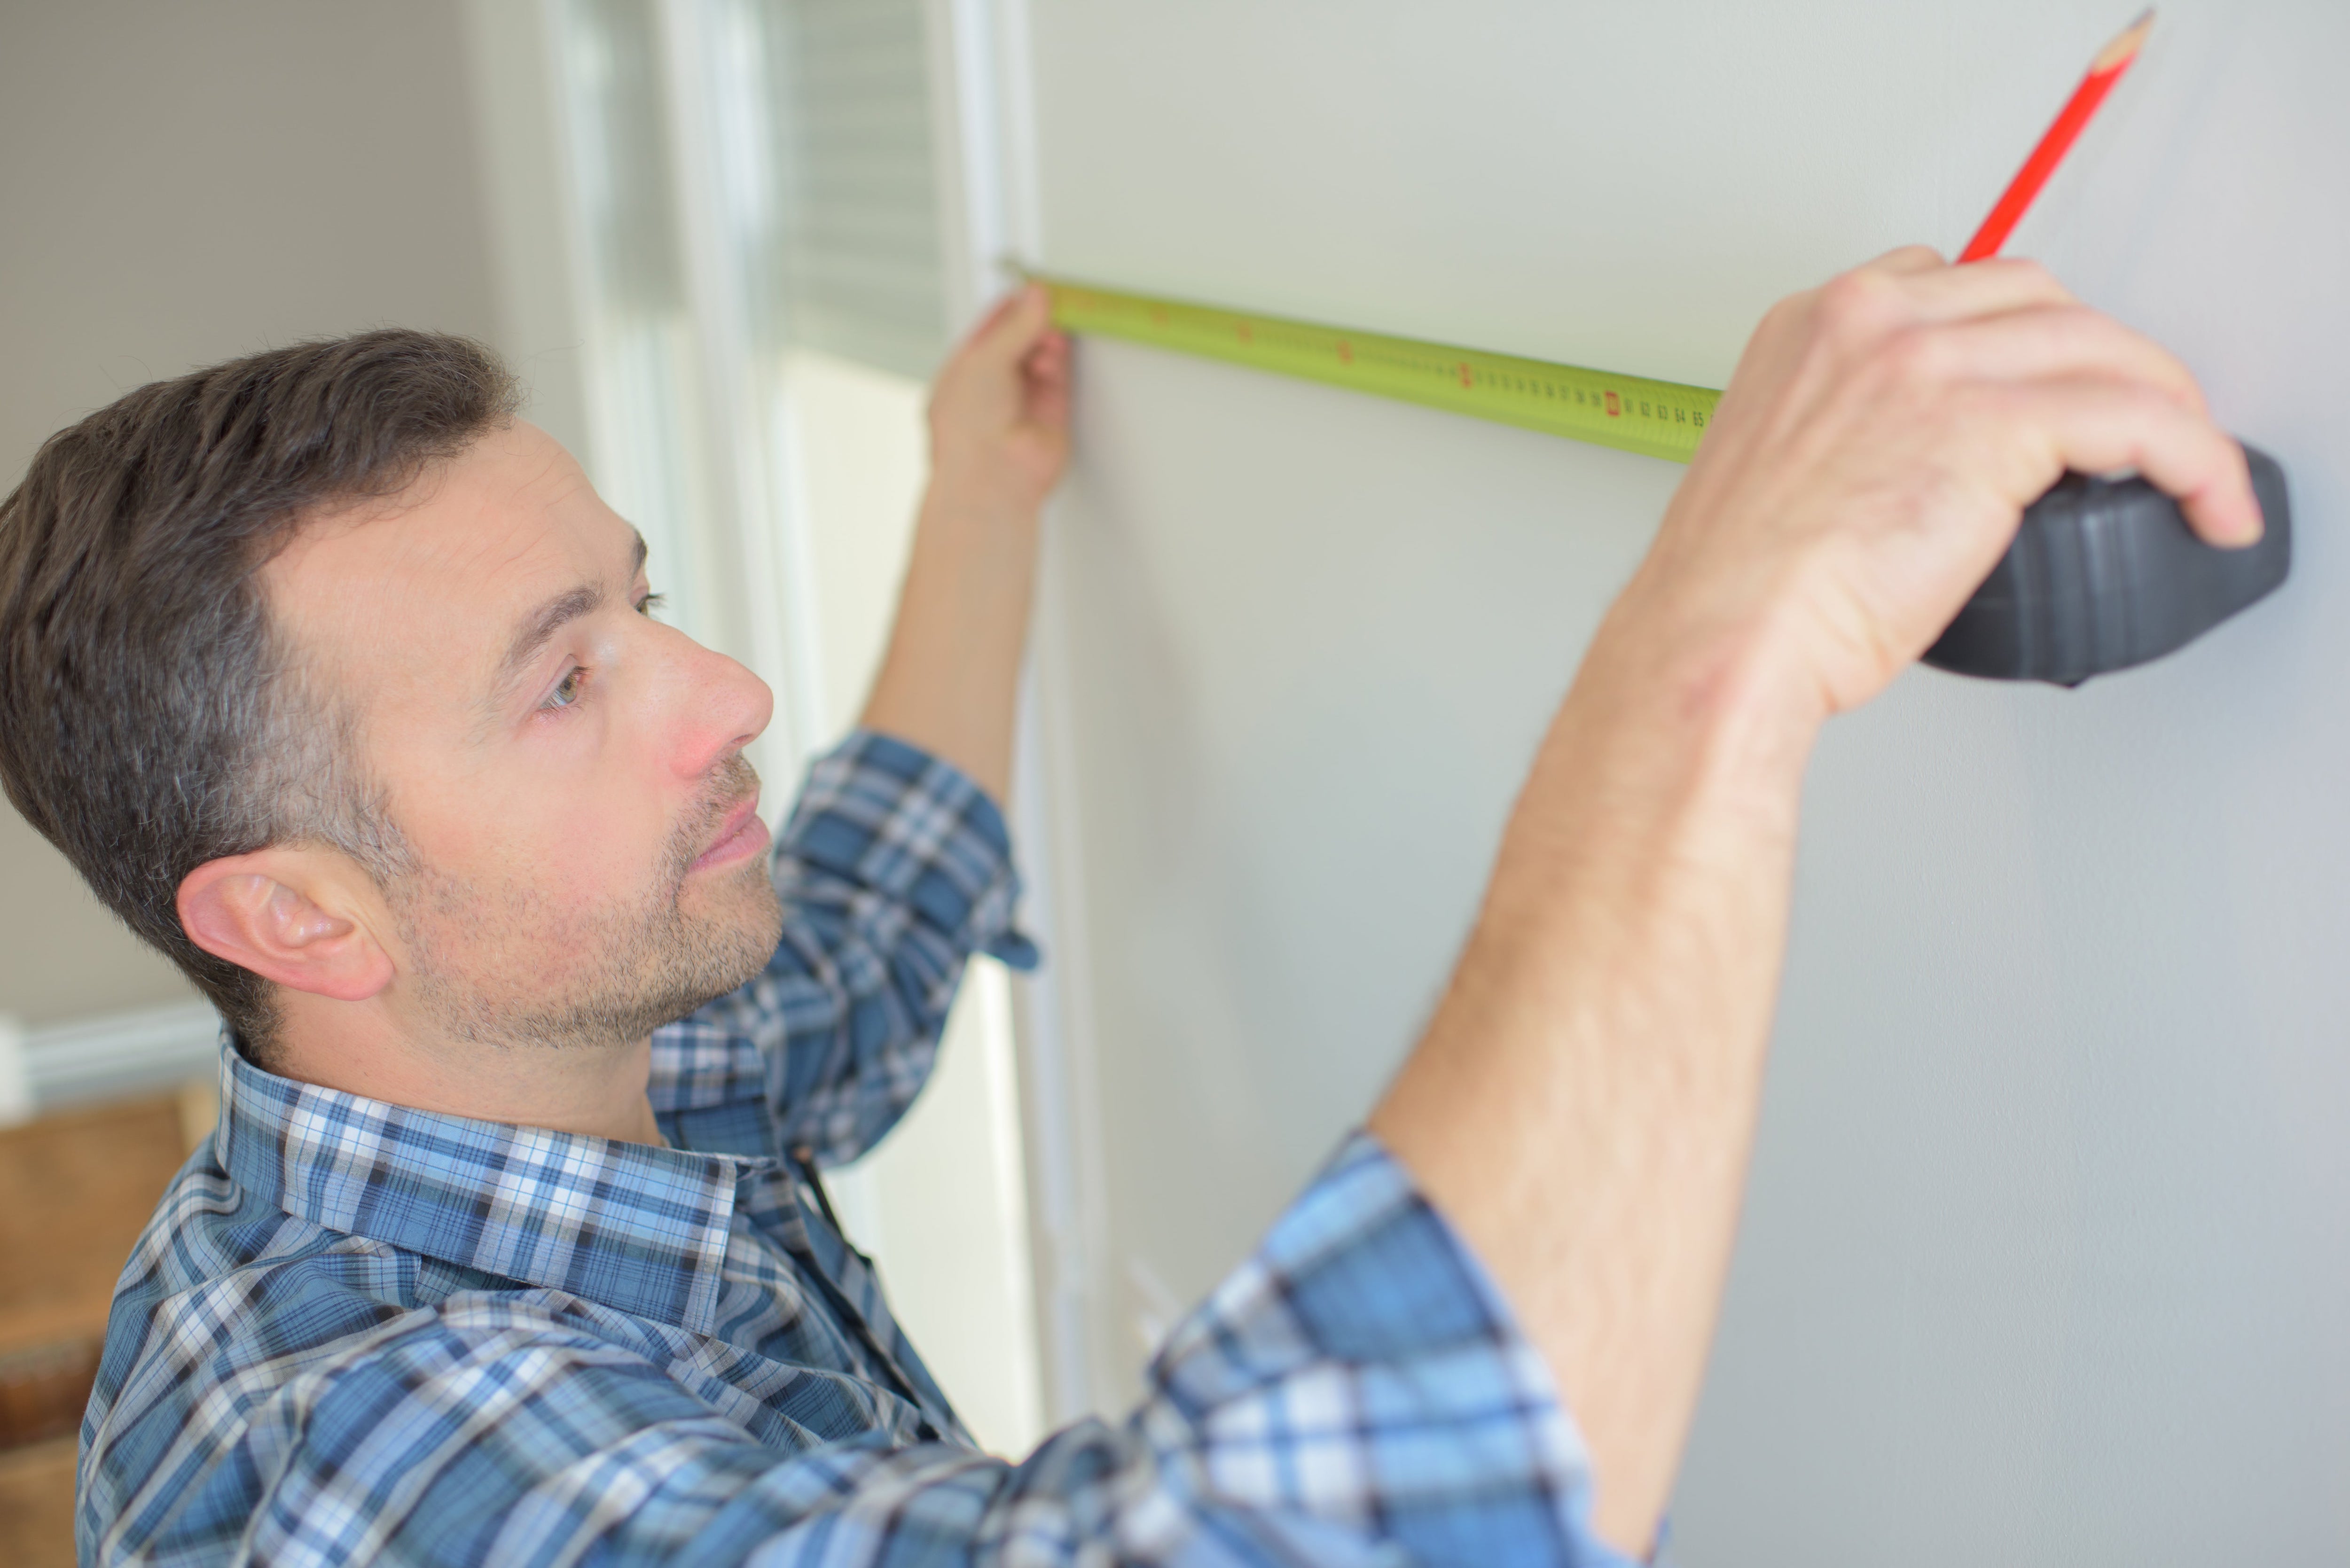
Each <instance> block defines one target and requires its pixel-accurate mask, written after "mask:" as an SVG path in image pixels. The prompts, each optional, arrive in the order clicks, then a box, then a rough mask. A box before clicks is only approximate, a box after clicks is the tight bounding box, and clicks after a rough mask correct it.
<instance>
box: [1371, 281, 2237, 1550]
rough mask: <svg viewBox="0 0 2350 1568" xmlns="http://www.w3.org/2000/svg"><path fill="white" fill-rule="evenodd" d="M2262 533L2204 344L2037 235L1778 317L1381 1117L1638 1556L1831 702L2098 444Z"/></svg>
mask: <svg viewBox="0 0 2350 1568" xmlns="http://www.w3.org/2000/svg"><path fill="white" fill-rule="evenodd" d="M2125 466H2126V467H2135V468H2137V469H2139V470H2141V471H2142V472H2145V473H2146V474H2147V477H2148V478H2150V479H2152V480H2154V481H2155V482H2156V483H2158V484H2160V485H2161V486H2162V487H2163V488H2164V489H2166V490H2168V491H2169V492H2171V493H2173V494H2176V495H2178V496H2179V497H2181V498H2182V499H2183V500H2184V502H2185V503H2186V505H2187V509H2188V514H2189V518H2190V519H2191V520H2192V521H2193V522H2194V524H2195V525H2196V526H2197V527H2198V528H2199V530H2200V531H2201V532H2202V533H2203V534H2204V535H2205V536H2206V537H2207V538H2210V539H2211V540H2213V541H2214V542H2220V543H2226V542H2244V541H2248V540H2249V539H2250V538H2251V537H2253V536H2256V535H2257V531H2258V526H2259V523H2258V511H2257V507H2256V504H2255V503H2254V502H2253V500H2252V498H2251V491H2250V487H2249V483H2248V481H2247V479H2246V476H2245V472H2244V465H2243V461H2242V457H2241V453H2240V452H2238V451H2237V449H2236V447H2235V445H2234V444H2233V443H2232V442H2231V441H2229V440H2228V438H2227V437H2226V435H2225V434H2224V433H2223V432H2221V431H2220V430H2219V429H2218V428H2217V427H2216V426H2214V425H2213V424H2212V423H2211V422H2210V419H2209V418H2208V416H2207V415H2206V413H2205V411H2204V409H2203V406H2202V402H2201V400H2200V398H2199V395H2198V393H2197V392H2196V390H2195V388H2194V384H2193V382H2192V380H2191V379H2190V378H2189V376H2188V374H2187V372H2186V370H2185V369H2183V368H2182V367H2181V366H2179V365H2178V362H2177V361H2176V360H2174V359H2173V358H2170V357H2169V356H2168V354H2166V353H2164V352H2163V351H2162V350H2161V349H2159V348H2157V347H2155V346H2154V345H2153V344H2152V343H2150V342H2148V341H2147V340H2146V339H2144V338H2142V337H2137V336H2136V335H2135V334H2132V333H2129V332H2127V331H2126V330H2124V329H2123V328H2121V327H2118V326H2116V325H2115V324H2114V323H2112V322H2110V321H2108V320H2106V319H2105V318H2103V317H2097V316H2095V314H2093V313H2091V312H2089V311H2087V310H2085V308H2083V307H2082V306H2080V305H2079V304H2078V303H2077V302H2075V301H2074V300H2073V299H2072V298H2071V297H2070V296H2067V295H2066V294H2065V293H2064V291H2063V290H2062V289H2061V288H2060V287H2058V286H2056V285H2055V283H2054V281H2053V280H2052V279H2051V278H2049V276H2048V275H2046V274H2045V273H2044V272H2043V271H2041V270H2040V269H2039V268H2037V267H2036V266H2033V265H2030V264H2028V263H2020V262H2001V263H1985V264H1978V265H1970V266H1967V267H1959V268H1954V267H1950V266H1946V265H1943V264H1942V263H1941V262H1940V260H1939V258H1937V257H1935V256H1934V255H1932V254H1931V253H1929V252H1926V251H1923V250H1915V249H1913V250H1907V251H1900V252H1896V253H1894V254H1892V255H1889V256H1887V257H1885V258H1883V259H1881V260H1880V261H1877V262H1876V263H1873V264H1871V265H1869V266H1866V267H1864V268H1861V269H1859V270H1858V271H1856V272H1855V273H1852V274H1849V275H1846V276H1845V277H1842V278H1839V279H1837V280H1835V282H1832V283H1830V284H1829V285H1827V286H1825V288H1823V289H1820V290H1817V291H1815V292H1814V293H1812V294H1809V295H1804V296H1796V297H1795V298H1794V299H1791V300H1789V301H1787V302H1785V303H1784V304H1783V305H1781V306H1778V307H1777V308H1776V309H1774V310H1773V312H1772V313H1771V315H1770V316H1769V317H1767V318H1766V319H1765V321H1764V323H1763V327H1762V328H1761V330H1760V331H1758V332H1757V333H1756V335H1755V337H1754V340H1753V341H1752V344H1751V345H1750V346H1749V347H1748V348H1747V351H1746V354H1745V356H1744V357H1743V358H1742V360H1741V362H1740V365H1739V368H1738V371H1737V374H1736V375H1735V376H1734V377H1733V378H1732V379H1731V386H1730V389H1729V391H1728V393H1727V395H1726V396H1725V397H1724V399H1723V400H1722V403H1721V409H1720V411H1719V413H1718V415H1717V418H1716V420H1715V422H1714V424H1713V426H1712V427H1711V430H1710V431H1708V433H1707V436H1706V441H1705V444H1704V446H1703V448H1702V449H1701V450H1700V452H1699V454H1698V458H1697V461H1696V462H1695V463H1694V464H1693V465H1692V467H1691V470H1690V475H1689V477H1688V479H1687V480H1686V481H1684V482H1683V483H1682V485H1681V487H1680V490H1679V493H1677V494H1676V495H1675V497H1674V500H1673V503H1672V504H1671V506H1670V507H1669V510H1668V512H1667V514H1666V517H1665V520H1664V523H1663V524H1662V526H1661V528H1660V529H1659V534H1658V537H1657V540H1656V543H1655V545H1654V546H1653V548H1652V549H1651V550H1650V552H1649V555H1648V558H1647V560H1646V561H1645V562H1644V563H1643V565H1642V566H1641V568H1640V570H1639V572H1638V574H1637V575H1636V576H1635V577H1634V579H1633V581H1632V583H1631V585H1630V586H1629V587H1627V589H1626V591H1625V593H1624V594H1623V596H1622V597H1621V598H1620V599H1619V600H1618V601H1617V604H1616V606H1615V607H1614V608H1613V609H1612V610H1611V611H1610V612H1609V615H1608V617H1607V621H1606V622H1605V624H1604V625H1603V627H1602V628H1601V630H1600V633H1599V635H1598V637H1597V638H1596V640H1595V641H1594V643H1593V645H1592V648H1591V649H1590V652H1589V654H1588V656H1587V657H1586V659H1585V661H1584V664H1583V667H1582V670H1580V672H1579V673H1578V675H1577V677H1576V680H1575V685H1574V688H1573V690H1572V691H1571V692H1570V693H1569V695H1568V697H1567V700H1566V701H1565V705H1564V706H1563V708H1562V709H1561V711H1560V712H1559V714H1558V716H1557V719H1556V721H1555V723H1554V724H1553V726H1552V728H1551V731H1550V733H1549V735H1548V736H1547V738H1546V739H1545V740H1544V743H1543V747H1542V750H1541V753H1540V755H1539V757H1538V759H1537V761H1536V763H1535V765H1534V772H1533V774H1532V776H1531V777H1530V779H1529V780H1528V782H1527V784H1526V786H1525V790H1524V793H1523V795H1522V796H1521V797H1520V800H1519V803H1518V805H1517V809H1516V811H1515V813H1514V815H1513V818H1512V820H1511V823H1510V826H1509V829H1508V832H1507V835H1506V836H1505V838H1504V841H1503V848H1502V852H1501V857H1500V861H1499V864H1498V866H1497V868H1496V870H1495V873H1494V876H1493V879H1492V885H1491V888H1489V890H1488V893H1487V896H1486V900H1485V905H1484V908H1483V910H1482V914H1481V916H1480V919H1479V921H1478V926H1477V929H1476V932H1475V934H1474V936H1473V937H1472V938H1471V942H1470V945H1469V948H1468V950H1466V952H1465V953H1464V955H1463V957H1462V960H1461V964H1460V967H1459V969H1458V971H1456V973H1455V975H1454V977H1453V980H1452V982H1451V987H1450V989H1449V991H1448V992H1447V994H1446V996H1445V998H1444V1001H1443V1002H1442V1004H1441V1005H1440V1008H1439V1010H1438V1012H1437V1014H1436V1016H1435V1018H1434V1020H1433V1021H1432V1022H1431V1023H1430V1027H1429V1030H1428V1033H1427V1035H1426V1037H1425V1038H1424V1039H1423V1040H1422V1042H1421V1043H1420V1045H1419V1048H1418V1049H1417V1050H1416V1051H1415V1052H1414V1054H1412V1056H1411V1058H1410V1059H1409V1061H1408V1062H1407V1064H1405V1067H1404V1069H1403V1071H1402V1073H1401V1074H1400V1075H1399V1077H1398V1078H1397V1080H1396V1082H1395V1084H1394V1085H1393V1086H1392V1088H1391V1089H1390V1090H1389V1092H1388V1095H1387V1096H1386V1098H1385V1099H1384V1100H1383V1101H1382V1102H1381V1104H1380V1105H1379V1106H1378V1110H1377V1112H1376V1113H1375V1115H1374V1116H1373V1118H1372V1121H1371V1124H1370V1125H1371V1129H1372V1131H1373V1132H1374V1133H1376V1134H1377V1135H1378V1137H1381V1138H1382V1139H1383V1140H1384V1141H1385V1142H1386V1143H1387V1145H1388V1147H1389V1148H1390V1149H1391V1150H1393V1151H1394V1153H1395V1154H1396V1155H1397V1157H1398V1158H1399V1159H1400V1160H1401V1161H1402V1163H1403V1165H1404V1166H1405V1167H1406V1168H1408V1169H1409V1171H1410V1172H1411V1173H1412V1174H1413V1176H1414V1178H1415V1179H1417V1180H1418V1181H1419V1183H1420V1184H1421V1185H1422V1186H1423V1188H1424V1189H1426V1191H1427V1192H1428V1193H1429V1194H1430V1198H1431V1199H1432V1200H1433V1201H1434V1202H1435V1204H1436V1206H1437V1207H1438V1208H1439V1209H1440V1210H1441V1211H1442V1212H1443V1213H1445V1214H1446V1215H1447V1216H1448V1217H1449V1218H1450V1219H1451V1220H1452V1222H1453V1223H1454V1224H1455V1225H1456V1226H1458V1227H1459V1229H1460V1230H1461V1232H1462V1233H1463V1235H1464V1236H1465V1237H1466V1238H1467V1240H1468V1241H1469V1242H1470V1244H1471V1246H1472V1247H1473V1248H1474V1250H1475V1251H1477V1253H1478V1254H1479V1255H1480V1256H1481V1257H1482V1259H1483V1261H1484V1262H1485V1263H1486V1265H1487V1267H1489V1268H1490V1269H1491V1270H1492V1272H1493V1274H1494V1275H1495V1277H1496V1279H1497V1280H1498V1282H1499V1283H1500V1285H1501V1287H1502V1289H1503V1293H1504V1294H1505V1295H1506V1296H1507V1297H1508V1298H1509V1300H1510V1301H1511V1303H1512V1304H1513V1307H1514V1309H1515V1310H1516V1312H1517V1313H1518V1314H1519V1315H1520V1317H1521V1319H1522V1321H1523V1324H1524V1326H1525V1328H1526V1331H1527V1333H1528V1334H1529V1336H1530V1337H1531V1338H1532V1340H1533V1341H1534V1344H1535V1345H1536V1346H1537V1347H1538V1348H1539V1349H1540V1350H1541V1352H1542V1353H1543V1355H1544V1359H1545V1360H1546V1361H1547V1362H1548V1363H1549V1366H1550V1367H1551V1370H1552V1372H1553V1374H1554V1375H1555V1376H1556V1378H1557V1380H1558V1382H1559V1385H1560V1386H1561V1390H1562V1392H1563V1394H1564V1396H1565V1399H1566V1401H1567V1403H1568V1404H1569V1405H1570V1406H1571V1407H1572V1408H1573V1409H1574V1410H1575V1416H1576V1418H1577V1420H1578V1423H1579V1424H1580V1426H1581V1428H1582V1429H1583V1431H1584V1433H1585V1435H1586V1440H1587V1441H1588V1444H1589V1446H1590V1449H1591V1451H1592V1456H1593V1464H1594V1469H1595V1472H1596V1479H1597V1483H1598V1506H1597V1523H1598V1526H1599V1529H1600V1532H1601V1533H1602V1535H1603V1536H1605V1537H1606V1538H1607V1539H1608V1540H1610V1541H1612V1542H1616V1543H1617V1545H1618V1546H1619V1547H1623V1548H1626V1549H1628V1550H1631V1551H1634V1552H1640V1551H1644V1550H1645V1549H1646V1548H1647V1546H1648V1543H1649V1542H1650V1541H1651V1539H1652V1538H1653V1535H1654V1532H1655V1529H1656V1526H1657V1522H1658V1520H1659V1515H1660V1513H1661V1511H1662V1509H1663V1506H1664V1503H1665V1501H1666V1498H1667V1496H1668V1493H1669V1490H1670V1488H1671V1485H1672V1479H1673V1473H1674V1470H1675V1469H1676V1467H1677V1465H1678V1463H1679V1454H1680V1449H1681V1445H1682V1442H1683V1439H1684V1438H1685V1435H1686V1433H1687V1429H1688V1425H1689V1421H1690V1415H1691V1412H1692V1411H1693V1409H1694V1407H1695V1404H1696V1398H1697V1393H1698V1387H1699V1382H1700V1376H1701V1374H1702V1371H1703V1366H1704V1361H1705V1355H1706V1349H1707V1345H1708V1344H1709V1342H1710V1340H1711V1334H1712V1328H1713V1321H1714V1314H1715V1312H1716V1310H1717V1307H1718V1304H1719V1302H1720V1299H1721V1288H1722V1283H1723V1278H1724V1275H1725V1273H1726V1272H1727V1269H1728V1266H1729V1260H1730V1252H1731V1241H1732V1238H1733V1233H1734V1231H1735V1227H1736V1221H1737V1214H1738V1207H1739V1200H1740V1196H1741V1192H1742V1187H1743V1183H1744V1176H1745V1171H1746V1166H1747V1156H1748V1151H1749V1147H1750V1144H1751V1142H1752V1132H1753V1126H1754V1117H1755V1112H1756V1107H1757V1104H1758V1100H1759V1097H1760V1092H1761V1084H1762V1074H1763V1054H1764V1045H1765V1042H1766V1040H1767V1037H1768V1033H1769V1025H1770V1016H1771V1009H1772V1003H1773V994H1774V991H1775V988H1776V985H1777V981H1778V974H1779V967H1780V960H1781V955H1782V950H1783V946H1784V941H1785V931H1786V917H1787V902H1788V889H1789V877H1790V871H1791V868H1792V866H1793V860H1794V837H1795V824H1796V817H1797V806H1798V794H1799V790H1800V785H1801V783H1802V777H1803V772H1804V763H1805V760H1806V758H1807V757H1808V755H1809V753H1810V748H1811V744H1812V741H1813V739H1814V735H1815V734H1816V732H1817V731H1818V728H1819V726H1820V724H1821V723H1822V722H1824V721H1825V719H1826V718H1827V717H1828V716H1830V715H1831V714H1833V713H1835V712H1837V711H1842V710H1845V709H1847V708H1851V707H1853V706H1855V705H1856V704H1857V703H1860V702H1862V701H1866V700H1867V699H1868V698H1869V697H1870V696H1872V695H1874V694H1875V693H1876V692H1877V691H1878V690H1880V689H1881V688H1882V687H1883V686H1884V685H1886V684H1887V682H1888V681H1889V680H1892V678H1893V677H1894V676H1895V675H1896V674H1898V672H1899V671H1900V670H1903V669H1904V668H1906V667H1907V666H1908V664H1909V663H1910V662H1912V661H1913V660H1914V659H1916V658H1917V657H1918V654H1919V653H1920V652H1922V651H1923V650H1924V649H1925V648H1926V647H1927V646H1928V645H1929V643H1930V642H1931V641H1932V639H1934V637H1935V636H1936V635H1937V634H1938V633H1939V631H1940V629H1941V628H1942V627H1943V626H1944V625H1945V624H1947V622H1948V621H1949V619H1950V616H1951V615H1952V614H1953V613H1955V612H1956V610H1957V608H1958V607H1959V605H1960V603H1961V602H1962V601H1963V600H1964V598H1965V597H1966V596H1967V594H1968V593H1969V592H1970V590H1971V589H1972V588H1973V587H1974V586H1975V584H1977V583H1978V582H1980V581H1981V579H1982V577H1983V576H1985V574H1986V573H1988V572H1989V570H1990V568H1991V565H1992V564H1993V563H1994V562H1995V561H1996V560H1997V559H1998V557H1999V556H2000V553H2001V552H2002V550H2003V549H2004V548H2005V547H2006V545H2007V543H2008V541H2009V539H2010V538H2011V537H2012V534H2013V531H2014V528H2015V525H2016V521H2017V518H2018V515H2019V514H2020V512H2021V509H2022V506H2024V505H2025V504H2027V503H2029V502H2030V501H2031V500H2033V498H2034V497H2035V496H2037V495H2038V494H2039V493H2040V492H2041V491H2042V490H2043V489H2045V488H2046V487H2047V486H2048V485H2049V484H2050V483H2054V480H2055V479H2056V478H2057V476H2058V475H2059V474H2060V473H2061V472H2064V470H2065V469H2067V468H2072V469H2077V470H2081V471H2084V472H2107V471H2111V470H2114V469H2117V468H2121V467H2125Z"/></svg>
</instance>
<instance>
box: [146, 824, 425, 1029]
mask: <svg viewBox="0 0 2350 1568" xmlns="http://www.w3.org/2000/svg"><path fill="white" fill-rule="evenodd" d="M361 887H365V888H369V890H370V891H371V890H372V887H373V884H372V883H369V881H368V880H367V878H366V876H365V874H364V873H362V872H360V871H359V869H358V868H357V867H354V866H352V865H351V864H350V863H349V862H348V860H345V859H344V858H343V857H340V856H338V855H335V854H332V853H331V852H327V851H319V850H310V849H276V848H273V849H262V850H256V851H255V852H254V853H253V854H251V855H230V856H226V857H223V858H221V859H218V860H208V861H206V862H204V864H203V865H202V866H199V867H196V868H195V869H194V870H193V871H191V872H189V873H188V874H187V876H186V877H183V878H182V880H181V883H180V897H179V909H180V926H181V929H183V930H185V931H186V932H187V933H188V940H190V941H192V942H194V943H195V944H196V946H198V947H200V948H202V949H203V950H204V951H206V952H208V953H211V954H212V955H213V957H215V958H223V959H226V960H227V961H229V962H231V963H233V964H235V965H236V966H237V967H238V968H240V969H247V970H251V971H253V972H254V973H255V974H257V975H259V976H261V978H262V979H264V980H266V981H274V982H275V983H276V984H278V985H282V986H285V987H286V988H287V989H288V990H291V991H307V992H312V993H314V994H316V995H318V996H328V997H333V998H334V999H335V1000H337V1001H338V1002H364V1001H366V1000H367V999H368V998H369V997H370V996H373V995H375V994H376V993H377V992H380V991H381V990H382V989H383V988H384V987H385V986H387V985H390V983H391V981H392V978H393V976H394V975H395V974H396V973H397V970H396V968H395V966H394V965H393V963H392V960H391V955H390V953H389V952H387V951H386V950H384V946H383V944H382V943H381V942H380V941H379V940H376V934H375V932H374V931H373V930H372V929H370V921H369V919H368V918H367V916H368V912H369V906H370V905H371V904H372V903H373V902H374V900H372V899H371V898H366V897H365V896H364V895H361V894H360V893H359V888H361Z"/></svg>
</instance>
